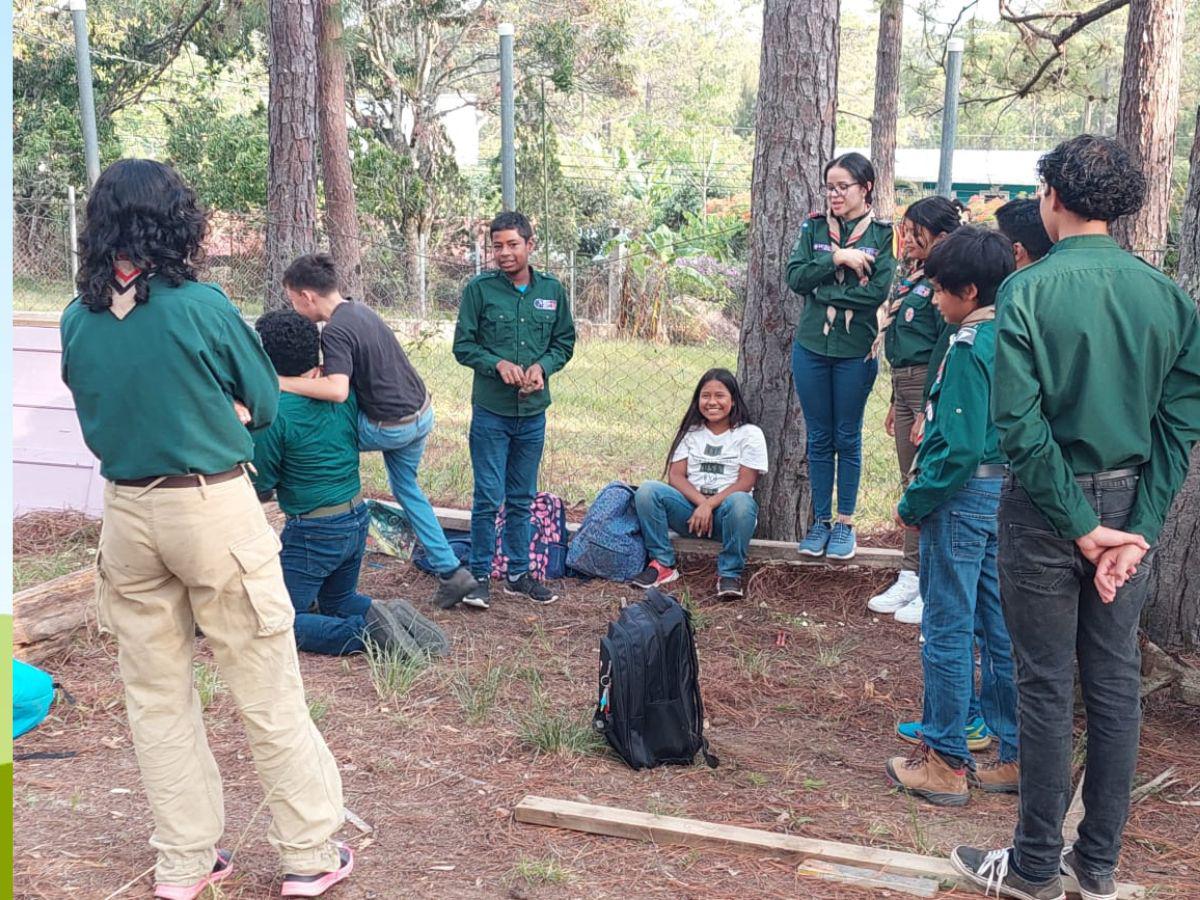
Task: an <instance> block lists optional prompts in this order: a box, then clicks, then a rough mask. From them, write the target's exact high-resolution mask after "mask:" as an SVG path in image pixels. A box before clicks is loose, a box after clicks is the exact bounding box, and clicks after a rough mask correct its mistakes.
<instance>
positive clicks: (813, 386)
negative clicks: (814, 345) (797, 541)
mask: <svg viewBox="0 0 1200 900" xmlns="http://www.w3.org/2000/svg"><path fill="white" fill-rule="evenodd" d="M878 374H879V361H878V360H876V359H865V360H864V359H858V358H851V359H839V358H838V357H836V356H824V355H823V354H820V353H813V352H812V351H811V350H806V349H805V348H804V347H802V346H800V344H799V343H795V344H793V345H792V380H793V381H794V382H795V384H796V395H797V396H798V397H799V398H800V408H801V409H802V410H803V412H804V429H805V431H806V432H807V434H808V473H809V477H810V478H811V479H812V498H813V517H814V518H815V519H816V520H817V521H818V522H828V521H830V520H831V519H832V518H833V473H834V458H835V457H836V459H837V500H838V515H842V516H852V515H854V508H855V506H856V505H857V504H858V482H859V480H860V479H861V477H862V425H863V412H864V411H865V410H866V408H867V398H868V397H869V396H871V388H872V386H874V384H875V376H876V375H878Z"/></svg>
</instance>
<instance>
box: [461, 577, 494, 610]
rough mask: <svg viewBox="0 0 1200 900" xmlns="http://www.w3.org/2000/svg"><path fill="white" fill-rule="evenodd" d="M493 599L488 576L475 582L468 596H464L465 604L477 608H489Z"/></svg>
mask: <svg viewBox="0 0 1200 900" xmlns="http://www.w3.org/2000/svg"><path fill="white" fill-rule="evenodd" d="M491 599H492V592H491V587H490V584H489V580H488V579H487V578H480V579H479V580H478V581H476V582H475V587H473V588H471V590H470V592H468V594H467V596H465V597H463V599H462V602H463V606H473V607H475V608H476V609H487V608H488V603H489V602H490V601H491Z"/></svg>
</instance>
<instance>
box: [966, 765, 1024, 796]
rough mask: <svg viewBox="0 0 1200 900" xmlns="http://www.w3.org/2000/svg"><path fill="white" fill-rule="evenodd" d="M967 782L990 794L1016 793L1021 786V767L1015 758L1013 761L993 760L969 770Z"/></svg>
mask: <svg viewBox="0 0 1200 900" xmlns="http://www.w3.org/2000/svg"><path fill="white" fill-rule="evenodd" d="M967 784H969V785H971V787H973V788H978V789H979V790H981V791H987V792H988V793H989V794H1015V793H1017V792H1018V791H1019V790H1020V787H1021V767H1020V765H1019V764H1018V763H1017V761H1016V760H1015V759H1014V760H1013V761H1012V762H1000V760H998V759H997V760H993V761H992V762H987V763H984V764H983V765H982V766H976V767H975V771H974V772H968V773H967Z"/></svg>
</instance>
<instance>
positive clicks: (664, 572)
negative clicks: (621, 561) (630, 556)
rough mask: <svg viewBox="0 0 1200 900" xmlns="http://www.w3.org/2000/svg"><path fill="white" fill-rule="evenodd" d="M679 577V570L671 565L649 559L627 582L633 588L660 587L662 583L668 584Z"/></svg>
mask: <svg viewBox="0 0 1200 900" xmlns="http://www.w3.org/2000/svg"><path fill="white" fill-rule="evenodd" d="M677 578H679V570H678V569H676V568H673V567H671V566H664V565H663V564H662V563H660V562H659V561H658V560H657V559H652V560H650V565H648V566H646V568H644V569H642V571H641V572H639V573H638V574H637V575H634V576H633V578H631V579H629V583H630V584H631V585H633V586H634V587H635V588H642V589H643V590H644V589H646V588H652V587H661V586H662V585H664V584H670V583H671V582H672V581H675V580H676V579H677Z"/></svg>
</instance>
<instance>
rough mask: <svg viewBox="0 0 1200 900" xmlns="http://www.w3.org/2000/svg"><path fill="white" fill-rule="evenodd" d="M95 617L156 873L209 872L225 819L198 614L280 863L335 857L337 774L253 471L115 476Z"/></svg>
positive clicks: (182, 879)
mask: <svg viewBox="0 0 1200 900" xmlns="http://www.w3.org/2000/svg"><path fill="white" fill-rule="evenodd" d="M97 574H98V578H97V579H96V583H97V605H98V615H99V620H100V626H101V628H102V629H103V630H105V631H108V632H110V633H112V634H114V635H115V636H116V638H117V643H118V657H117V659H118V662H119V664H120V670H121V678H122V680H123V681H124V683H125V704H126V709H127V711H128V715H129V727H130V729H131V731H132V732H133V744H134V748H135V749H136V751H137V758H138V765H139V767H140V768H141V773H142V783H143V785H144V787H145V790H146V796H147V798H148V800H149V801H150V808H151V810H152V811H153V814H154V833H153V835H152V836H151V838H150V844H151V846H153V847H154V848H155V849H157V850H158V864H157V867H156V869H155V876H156V880H157V881H158V882H160V883H168V884H187V883H191V882H193V881H195V880H197V879H199V878H201V877H202V876H204V875H206V874H208V872H209V871H210V870H211V869H212V866H213V862H214V861H215V858H216V857H215V854H214V849H215V847H216V845H217V842H218V840H220V838H221V835H222V833H223V831H224V829H225V810H224V803H223V800H222V796H221V776H220V773H219V772H218V771H217V764H216V761H215V760H214V759H213V755H212V753H211V752H210V750H209V748H208V742H207V740H206V739H205V735H204V722H203V719H202V717H201V709H200V698H199V696H198V695H197V693H196V690H195V688H194V686H193V684H192V652H193V644H194V641H195V626H196V625H199V626H200V629H201V631H203V632H204V636H205V638H206V639H207V641H208V645H209V647H211V648H212V652H213V655H214V656H215V657H216V661H217V665H218V667H219V669H220V674H221V678H222V679H223V680H224V682H225V684H226V685H228V687H229V692H230V694H231V695H232V697H233V700H234V702H235V703H237V706H238V709H239V710H240V712H241V715H242V720H243V722H244V723H245V726H246V736H247V737H248V738H249V740H250V747H251V750H252V751H253V754H254V764H255V767H256V768H257V770H258V776H259V779H260V780H261V781H262V785H263V788H264V790H265V791H266V801H267V805H268V806H269V808H270V811H271V825H270V829H269V831H268V835H267V836H268V838H269V840H270V842H271V844H272V846H274V847H275V849H276V850H277V851H278V852H279V856H280V859H281V862H282V866H283V871H284V872H286V873H294V874H298V875H313V874H316V873H318V872H323V871H331V870H333V869H336V868H338V865H339V861H338V851H337V848H336V847H335V846H334V844H333V843H332V842H331V840H330V838H331V837H332V835H333V833H334V832H335V831H337V829H338V828H339V827H341V824H342V818H343V811H342V810H343V807H342V782H341V778H340V777H339V775H338V771H337V766H336V765H335V763H334V760H333V755H332V754H331V753H330V752H329V749H328V748H327V747H326V746H325V742H324V740H323V739H322V738H321V735H320V733H319V732H318V731H317V729H316V726H315V725H314V724H313V722H312V719H311V718H310V716H309V712H308V706H307V704H306V702H305V698H304V685H303V684H302V683H301V680H300V669H299V662H298V660H297V658H296V641H295V638H294V636H293V634H292V620H293V617H294V612H293V610H292V604H291V601H290V600H289V599H288V593H287V589H286V587H285V586H284V583H283V573H282V570H281V569H280V566H279V539H278V537H276V535H275V532H274V530H273V529H272V528H271V526H270V525H269V524H268V523H267V520H266V516H265V515H264V514H263V511H262V507H261V506H260V505H259V502H258V499H257V497H256V496H255V493H254V489H253V488H252V487H251V484H250V480H249V479H248V478H246V477H242V478H235V479H233V480H231V481H226V482H223V483H221V484H216V485H205V486H204V487H195V488H190V487H189V488H156V489H149V490H148V489H146V488H139V487H124V486H119V485H114V484H111V483H110V484H109V485H108V486H107V487H106V489H105V494H104V523H103V528H102V531H101V536H100V548H99V555H98V557H97Z"/></svg>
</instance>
